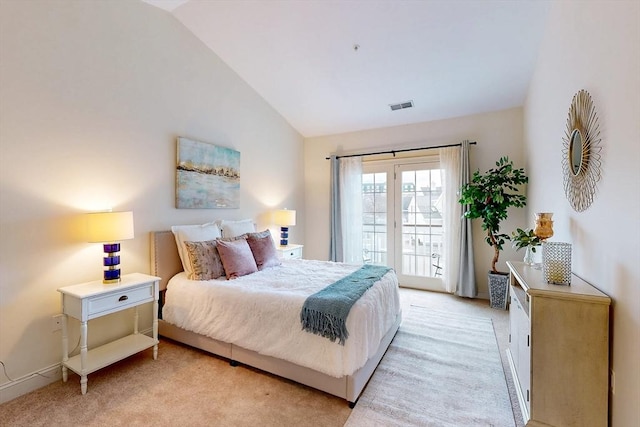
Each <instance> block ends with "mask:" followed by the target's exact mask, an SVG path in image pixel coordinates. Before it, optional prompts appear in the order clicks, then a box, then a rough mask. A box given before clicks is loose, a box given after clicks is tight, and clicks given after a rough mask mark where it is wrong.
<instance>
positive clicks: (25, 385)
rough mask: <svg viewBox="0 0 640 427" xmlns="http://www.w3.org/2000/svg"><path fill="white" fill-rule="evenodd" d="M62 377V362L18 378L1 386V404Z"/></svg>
mask: <svg viewBox="0 0 640 427" xmlns="http://www.w3.org/2000/svg"><path fill="white" fill-rule="evenodd" d="M61 379H62V369H61V367H60V363H56V364H54V365H51V366H48V367H46V368H44V369H40V370H39V371H37V372H32V373H30V374H27V375H24V376H22V377H20V378H16V379H14V380H13V381H11V382H8V383H6V384H3V385H2V386H0V404H1V403H5V402H8V401H10V400H13V399H15V398H16V397H20V396H22V395H23V394H27V393H29V392H32V391H34V390H37V389H39V388H41V387H44V386H46V385H49V384H51V383H54V382H56V381H59V380H61Z"/></svg>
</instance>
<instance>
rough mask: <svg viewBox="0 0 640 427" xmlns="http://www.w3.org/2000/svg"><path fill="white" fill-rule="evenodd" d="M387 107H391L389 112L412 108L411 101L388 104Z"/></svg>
mask: <svg viewBox="0 0 640 427" xmlns="http://www.w3.org/2000/svg"><path fill="white" fill-rule="evenodd" d="M389 107H391V111H396V110H404V109H405V108H412V107H413V101H406V102H401V103H399V104H389Z"/></svg>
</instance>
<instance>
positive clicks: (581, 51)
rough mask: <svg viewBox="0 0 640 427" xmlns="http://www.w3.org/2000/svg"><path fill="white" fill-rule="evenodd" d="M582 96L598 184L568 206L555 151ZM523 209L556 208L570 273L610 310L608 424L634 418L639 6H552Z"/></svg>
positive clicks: (637, 416) (638, 325) (534, 99)
mask: <svg viewBox="0 0 640 427" xmlns="http://www.w3.org/2000/svg"><path fill="white" fill-rule="evenodd" d="M580 89H585V90H587V91H588V92H589V93H590V94H591V96H592V99H593V102H594V104H595V108H596V111H597V114H598V116H599V121H600V127H601V130H602V134H601V136H602V147H603V150H602V168H601V170H602V179H601V180H600V182H599V183H598V185H597V194H596V197H595V200H594V202H593V204H592V205H591V207H590V208H589V209H588V210H586V211H585V212H582V213H577V212H575V211H573V210H572V208H571V206H570V205H569V203H568V202H567V200H566V198H565V195H564V189H563V184H562V182H563V181H562V177H563V175H562V168H561V149H562V136H563V134H564V131H565V126H566V124H565V123H566V118H567V114H568V110H569V105H570V103H571V99H572V97H573V96H574V94H575V93H576V92H577V91H578V90H580ZM524 120H525V144H526V153H527V154H526V158H527V164H528V168H529V171H530V178H531V180H530V183H529V200H530V206H529V211H530V212H535V211H550V212H554V220H555V223H554V233H555V235H554V237H553V238H552V240H555V241H566V242H570V243H572V244H573V271H574V272H575V273H576V274H577V275H579V276H581V277H582V278H584V279H585V280H587V281H588V282H590V283H591V284H593V285H594V286H596V287H597V288H599V289H600V290H602V291H603V292H605V293H606V294H608V295H609V296H610V297H611V298H613V300H614V304H613V308H612V317H611V322H612V328H611V331H612V336H611V338H612V340H613V344H612V348H611V350H612V351H611V357H612V363H611V367H612V369H613V370H614V372H615V378H616V381H615V395H613V396H612V397H611V409H610V412H611V421H612V422H611V425H612V426H620V427H622V426H632V425H638V422H640V406H639V403H640V363H639V359H638V358H639V357H640V356H639V355H640V255H639V253H640V190H639V186H640V168H639V166H638V165H640V143H639V142H640V3H639V2H637V1H617V2H610V1H590V2H578V1H558V2H554V3H553V7H552V9H551V12H550V15H549V22H548V27H547V29H546V34H545V38H544V42H543V44H542V47H541V51H540V53H539V57H538V61H537V69H536V72H535V74H534V78H533V81H532V83H531V86H530V89H529V95H528V100H527V103H526V106H525V114H524Z"/></svg>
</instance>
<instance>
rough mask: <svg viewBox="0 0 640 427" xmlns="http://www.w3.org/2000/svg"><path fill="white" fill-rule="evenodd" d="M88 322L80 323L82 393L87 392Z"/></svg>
mask: <svg viewBox="0 0 640 427" xmlns="http://www.w3.org/2000/svg"><path fill="white" fill-rule="evenodd" d="M86 369H87V322H81V323H80V371H81V372H82V374H81V376H80V389H81V390H82V394H86V393H87V374H85V373H84V372H85V371H86Z"/></svg>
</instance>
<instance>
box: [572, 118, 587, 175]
mask: <svg viewBox="0 0 640 427" xmlns="http://www.w3.org/2000/svg"><path fill="white" fill-rule="evenodd" d="M583 150H584V147H583V146H582V134H581V133H580V131H579V130H578V129H574V130H573V132H572V133H571V139H570V141H569V166H571V172H572V173H573V175H574V176H578V174H579V173H580V170H581V169H582V157H583V156H582V154H583Z"/></svg>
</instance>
